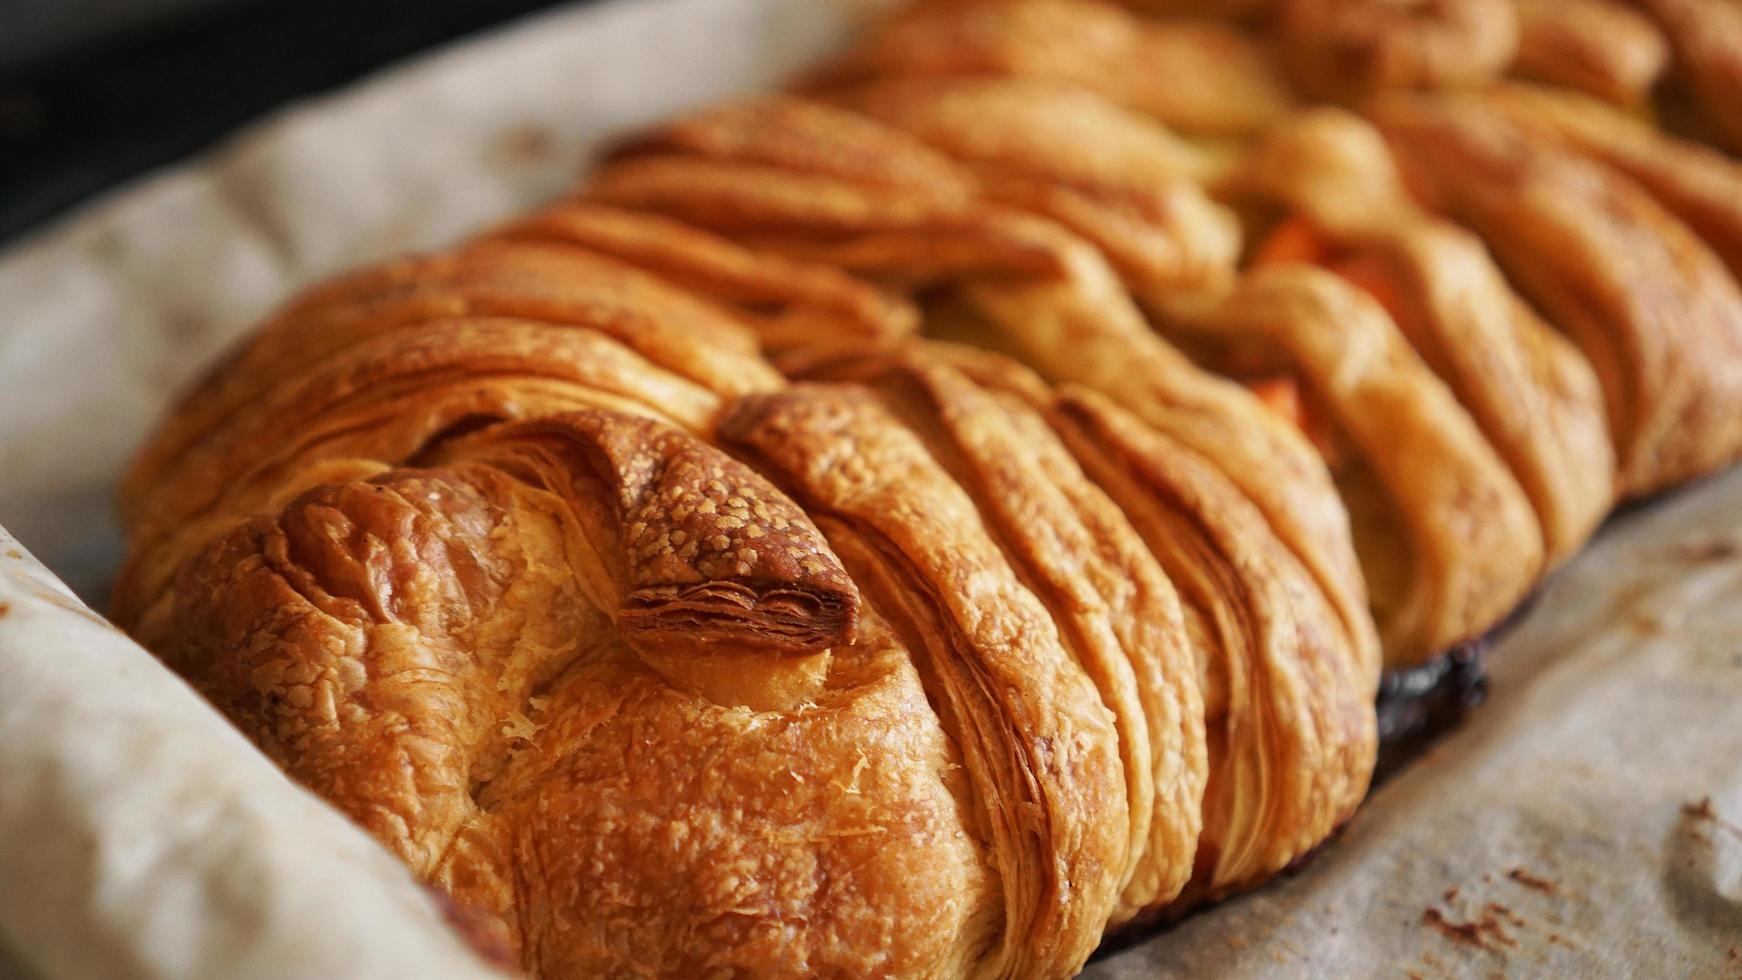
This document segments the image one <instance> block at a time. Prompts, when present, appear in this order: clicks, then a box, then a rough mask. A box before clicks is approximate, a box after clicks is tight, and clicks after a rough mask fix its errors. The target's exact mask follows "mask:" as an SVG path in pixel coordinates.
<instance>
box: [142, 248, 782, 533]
mask: <svg viewBox="0 0 1742 980" xmlns="http://www.w3.org/2000/svg"><path fill="white" fill-rule="evenodd" d="M468 316H500V317H515V318H523V319H527V320H534V321H540V322H548V323H553V324H567V325H572V326H576V327H585V328H588V329H591V330H596V331H600V332H602V333H606V334H608V335H609V336H611V337H612V338H614V339H616V340H618V341H620V342H622V343H625V344H627V345H628V346H629V347H631V348H633V349H634V350H635V351H636V352H638V353H639V354H641V355H642V356H644V357H646V358H648V359H649V360H651V361H652V362H653V363H655V364H657V365H659V366H660V367H662V368H665V369H667V370H670V371H673V372H675V373H677V374H680V375H683V376H684V377H686V378H688V379H690V380H691V381H693V382H695V383H697V384H700V385H703V386H705V387H707V388H709V389H711V390H713V391H715V392H718V393H720V394H734V393H738V392H741V391H754V390H757V389H758V388H765V387H767V386H768V385H769V384H771V383H772V380H773V379H772V375H771V373H770V372H768V371H767V370H766V368H765V367H764V366H763V365H761V364H760V363H758V362H757V361H756V359H755V358H754V357H751V356H749V355H750V353H751V351H753V350H754V347H755V340H754V337H753V336H752V335H751V334H750V332H749V331H748V330H746V329H745V328H744V326H743V325H742V324H739V323H737V322H734V321H733V320H732V318H731V317H729V316H727V315H725V314H724V313H723V312H722V311H719V310H717V309H715V308H713V307H711V306H709V305H708V304H706V303H703V302H700V301H698V300H696V299H694V298H693V297H691V296H689V295H686V294H685V293H682V292H680V291H678V290H676V289H673V288H671V287H670V286H667V285H665V284H662V283H660V282H659V281H658V280H655V279H652V278H651V277H648V276H645V275H642V274H640V273H638V272H636V271H635V270H634V269H632V268H629V267H627V266H625V265H623V264H622V263H619V262H615V261H612V260H609V259H606V258H603V257H601V256H597V255H590V254H587V253H583V252H580V251H578V250H570V249H560V248H553V247H550V246H548V245H538V244H496V243H485V244H480V245H477V246H474V247H471V248H468V249H463V250H461V251H459V252H453V253H448V254H443V255H433V256H427V257H418V258H408V259H401V260H397V261H393V262H388V263H384V264H382V265H379V266H375V267H373V268H369V269H365V270H362V271H360V272H354V273H350V274H348V275H343V276H340V277H337V278H335V279H333V280H331V281H329V282H326V283H323V284H321V285H319V286H317V287H315V288H313V289H311V290H309V291H308V292H306V293H304V294H303V295H301V296H300V297H298V298H297V299H296V300H295V301H293V302H291V303H289V304H287V305H286V306H285V307H284V308H283V309H282V310H280V311H279V312H278V313H276V314H275V315H274V316H273V317H272V318H271V319H270V320H269V321H268V322H267V323H265V324H263V325H262V326H261V327H260V329H259V330H257V331H255V332H254V333H253V334H252V335H250V336H249V338H248V339H247V340H246V341H245V342H244V344H243V346H241V347H240V348H238V349H237V350H236V351H235V352H234V353H233V354H231V356H230V357H229V358H227V359H226V360H225V361H223V362H222V363H221V364H220V365H218V366H217V367H216V368H215V369H214V370H212V371H211V372H210V373H209V374H208V375H207V376H206V377H205V378H203V379H202V380H201V381H200V382H199V383H198V384H196V385H195V386H194V387H193V388H192V389H191V390H190V391H188V392H187V393H186V394H184V395H183V396H182V397H181V398H180V399H179V400H178V402H177V404H176V406H175V409H174V411H173V413H172V414H171V415H170V417H169V421H168V424H166V425H165V426H164V427H163V428H162V429H160V430H159V431H158V432H157V433H156V434H155V435H154V436H153V438H152V440H151V442H150V443H149V444H147V445H146V446H145V447H144V449H142V450H141V451H140V453H139V456H138V457H137V458H136V459H135V460H134V462H133V464H132V466H131V467H130V468H129V472H128V473H127V476H126V478H125V479H124V481H123V483H122V493H121V497H122V501H123V506H124V507H125V508H131V507H133V506H135V505H136V504H138V503H140V502H142V501H144V500H146V499H147V494H146V492H145V491H146V489H147V488H148V487H151V486H152V485H153V484H156V485H160V486H161V485H162V484H164V483H165V482H167V480H168V477H167V476H166V473H167V471H168V469H169V468H170V467H171V466H173V465H174V461H175V460H176V459H177V458H178V457H180V456H181V455H182V454H184V453H186V452H187V451H188V448H189V447H190V446H193V445H194V444H195V443H196V442H198V441H200V440H202V439H210V438H211V434H212V432H213V431H214V429H215V428H216V427H217V426H219V425H222V424H223V423H224V421H225V420H226V419H229V418H230V417H231V416H233V415H234V414H235V413H237V412H238V411H241V410H242V409H243V408H244V407H245V406H247V405H248V404H249V403H250V402H251V401H253V400H255V399H257V398H258V397H259V396H260V395H261V394H262V393H263V392H265V391H266V390H268V389H269V388H271V387H272V386H273V385H274V384H275V383H277V382H279V381H281V380H282V379H284V378H286V377H292V376H295V375H296V374H297V372H298V371H300V370H302V369H304V368H306V367H309V366H312V365H314V364H317V363H319V362H320V361H322V360H323V359H326V358H330V357H334V356H337V355H339V354H340V353H342V352H343V351H345V350H346V349H347V348H350V347H354V346H356V345H358V344H361V343H363V342H365V341H367V340H369V339H370V338H372V337H377V336H381V335H385V334H389V333H394V332H397V331H406V330H415V329H418V328H420V327H421V326H422V325H424V324H427V323H429V322H431V321H436V320H445V319H452V318H455V317H468ZM125 513H126V515H127V516H128V517H129V518H130V519H132V520H139V519H140V517H139V515H138V514H137V513H135V512H134V511H132V510H130V509H129V510H127V511H125Z"/></svg>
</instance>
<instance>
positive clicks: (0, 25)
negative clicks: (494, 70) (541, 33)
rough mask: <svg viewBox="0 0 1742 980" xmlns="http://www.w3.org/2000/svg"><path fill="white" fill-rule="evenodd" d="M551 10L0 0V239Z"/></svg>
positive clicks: (427, 4)
mask: <svg viewBox="0 0 1742 980" xmlns="http://www.w3.org/2000/svg"><path fill="white" fill-rule="evenodd" d="M556 2H557V0H488V2H486V0H297V2H290V0H0V242H4V241H6V240H8V239H11V238H14V237H16V236H17V235H18V234H20V233H21V232H24V231H26V230H28V229H30V228H33V227H36V226H37V225H39V224H41V223H42V222H44V221H46V220H48V219H49V218H52V217H53V216H55V215H56V214H58V213H60V212H62V211H64V210H65V209H66V208H68V207H70V206H71V205H73V204H76V203H78V202H79V201H80V200H82V199H84V198H86V197H89V196H90V195H92V194H94V193H96V192H98V191H101V190H103V189H104V188H107V187H109V186H111V185H113V184H115V183H117V182H119V181H121V180H125V179H126V178H128V177H130V176H133V175H135V174H138V173H140V172H142V171H144V170H148V169H151V168H153V167H157V166H160V165H162V164H166V163H170V162H172V161H174V160H177V159H179V158H181V157H184V156H186V155H188V154H189V153H192V152H194V151H196V150H199V149H200V148H202V147H204V146H207V145H208V144H210V143H211V142H213V141H214V140H216V139H219V138H221V137H222V136H224V135H225V134H226V133H229V132H231V131H232V130H234V129H235V128H236V127H237V126H238V125H240V124H242V123H245V122H247V121H248V120H249V119H251V118H253V117H255V116H258V115H260V114H261V113H263V112H265V111H267V110H269V109H271V108H272V107H274V106H276V105H278V104H280V103H283V102H285V101H287V100H289V99H292V98H295V97H297V96H300V95H307V94H311V93H315V92H320V91H324V90H327V89H331V88H334V87H337V86H340V85H343V84H344V83H345V82H348V81H350V80H352V79H354V78H356V77H358V76H359V75H362V74H365V73H367V72H369V71H372V70H374V69H376V68H379V67H381V66H383V65H385V64H387V63H388V62H391V61H395V60H398V59H400V58H404V57H406V56H408V55H412V54H415V53H417V52H419V51H423V50H426V49H429V48H432V47H435V46H437V45H440V44H443V43H445V42H448V41H452V40H454V39H456V38H459V37H461V36H463V35H466V34H470V33H473V32H476V31H479V30H482V29H485V28H488V27H491V26H494V25H496V24H500V23H502V22H504V21H507V20H510V19H512V18H514V17H518V16H520V15H523V14H526V13H530V12H532V11H535V10H539V9H542V8H545V7H550V6H554V5H555V3H556ZM571 2H573V0H571Z"/></svg>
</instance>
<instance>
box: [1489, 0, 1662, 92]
mask: <svg viewBox="0 0 1742 980" xmlns="http://www.w3.org/2000/svg"><path fill="white" fill-rule="evenodd" d="M1513 2H1514V4H1516V6H1517V8H1518V27H1519V38H1518V57H1517V59H1516V60H1514V61H1513V63H1512V73H1513V74H1514V75H1517V76H1519V77H1521V78H1528V79H1532V80H1535V81H1539V82H1545V83H1548V84H1551V85H1562V86H1566V87H1568V88H1573V89H1578V90H1579V91H1582V92H1588V93H1590V94H1591V95H1592V96H1594V97H1596V98H1599V99H1602V100H1604V101H1606V102H1611V103H1614V104H1615V105H1621V106H1636V105H1639V104H1641V103H1643V102H1644V101H1645V99H1646V98H1647V97H1648V96H1649V95H1650V93H1651V87H1652V85H1654V84H1655V83H1656V82H1657V80H1658V78H1659V77H1661V76H1662V74H1663V71H1664V68H1665V67H1666V66H1667V65H1668V64H1669V43H1668V41H1666V40H1665V39H1664V36H1663V32H1662V31H1659V30H1658V29H1657V27H1656V26H1655V25H1654V24H1652V22H1651V19H1650V18H1648V17H1646V16H1645V15H1644V14H1642V13H1640V12H1639V11H1638V10H1636V9H1634V8H1632V7H1629V6H1627V5H1625V4H1622V3H1619V2H1617V0H1513Z"/></svg>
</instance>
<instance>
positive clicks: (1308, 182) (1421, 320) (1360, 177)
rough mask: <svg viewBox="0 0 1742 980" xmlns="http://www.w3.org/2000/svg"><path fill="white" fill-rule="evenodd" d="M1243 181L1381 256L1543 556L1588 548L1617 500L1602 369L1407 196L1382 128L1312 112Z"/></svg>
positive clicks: (1392, 298)
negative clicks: (1512, 485) (1523, 504)
mask: <svg viewBox="0 0 1742 980" xmlns="http://www.w3.org/2000/svg"><path fill="white" fill-rule="evenodd" d="M1235 183H1236V184H1237V189H1238V192H1239V193H1240V194H1242V195H1243V196H1250V197H1254V198H1258V199H1262V200H1265V201H1270V202H1275V203H1278V204H1281V205H1283V206H1285V207H1287V208H1289V209H1291V210H1293V211H1295V212H1297V213H1298V214H1300V215H1302V216H1304V217H1305V218H1306V219H1308V220H1309V221H1310V222H1311V223H1312V226H1313V227H1314V228H1315V229H1317V230H1318V231H1319V232H1320V233H1321V234H1322V235H1323V236H1324V237H1325V239H1326V240H1327V241H1328V242H1329V243H1330V244H1331V245H1332V246H1333V247H1334V248H1335V249H1337V250H1338V252H1339V256H1340V257H1341V258H1342V259H1344V260H1345V261H1354V262H1363V263H1380V268H1381V269H1382V270H1383V275H1384V282H1385V283H1387V284H1388V286H1389V288H1388V291H1387V292H1388V295H1387V297H1386V300H1387V309H1388V312H1389V313H1390V314H1391V316H1392V319H1393V321H1394V322H1395V325H1396V326H1397V327H1398V328H1399V329H1400V330H1401V331H1402V334H1403V336H1404V337H1405V338H1407V339H1408V341H1409V342H1410V344H1411V345H1413V346H1414V348H1415V350H1416V351H1417V353H1419V354H1420V355H1421V357H1422V359H1423V360H1424V361H1425V362H1426V364H1427V365H1428V366H1429V367H1430V368H1432V369H1433V371H1434V373H1435V374H1437V375H1438V376H1439V377H1440V378H1441V379H1442V380H1444V381H1445V382H1446V384H1447V385H1448V386H1449V387H1450V388H1451V390H1452V392H1453V393H1454V394H1455V395H1456V396H1457V398H1458V401H1459V402H1460V403H1461V404H1462V405H1463V407H1464V408H1465V409H1466V410H1468V411H1469V413H1470V415H1471V417H1472V418H1473V419H1474V420H1475V422H1476V423H1477V425H1478V426H1480V428H1481V430H1482V433H1483V435H1484V436H1485V437H1486V438H1487V440H1488V441H1489V443H1490V444H1492V446H1493V447H1494V449H1495V450H1496V451H1497V452H1498V453H1499V454H1500V456H1501V458H1502V459H1504V460H1505V462H1506V464H1507V466H1508V468H1509V469H1510V470H1511V472H1512V474H1513V476H1514V477H1515V478H1516V479H1517V480H1518V482H1519V484H1520V485H1521V486H1522V487H1523V489H1524V491H1525V493H1526V494H1527V495H1528V496H1529V498H1530V501H1531V505H1532V507H1533V508H1534V509H1535V511H1536V516H1537V520H1538V522H1539V524H1540V525H1541V528H1542V538H1543V544H1544V547H1545V549H1546V557H1547V560H1548V562H1549V563H1550V564H1553V563H1557V562H1559V561H1560V560H1561V559H1563V558H1565V557H1566V556H1568V555H1570V554H1571V553H1572V552H1573V551H1574V550H1575V549H1577V548H1578V547H1579V546H1580V545H1582V544H1583V543H1584V541H1585V539H1586V538H1587V537H1588V536H1589V535H1590V533H1591V532H1592V531H1593V530H1594V529H1595V528H1596V526H1597V523H1598V522H1599V521H1600V520H1601V519H1602V517H1603V515H1604V514H1605V513H1607V512H1608V510H1609V507H1610V505H1611V503H1612V502H1613V497H1614V490H1613V485H1614V453H1613V450H1612V449H1611V448H1610V444H1609V434H1608V430H1607V427H1606V425H1605V422H1604V414H1603V400H1602V392H1601V389H1600V388H1599V386H1598V384H1597V380H1596V377H1595V375H1594V374H1593V373H1592V371H1591V368H1590V366H1589V365H1588V364H1586V363H1585V361H1584V358H1583V357H1582V356H1581V355H1580V354H1579V352H1578V350H1577V348H1576V347H1574V346H1573V345H1572V344H1571V343H1570V342H1569V341H1567V340H1566V339H1565V338H1563V337H1562V336H1560V335H1559V334H1557V333H1555V332H1554V331H1553V330H1552V329H1551V328H1550V327H1549V326H1548V325H1547V324H1546V323H1544V322H1543V321H1542V320H1541V319H1540V318H1539V317H1538V316H1536V314H1535V313H1533V312H1532V311H1531V310H1530V308H1529V307H1528V306H1527V305H1526V304H1524V302H1523V301H1522V300H1520V299H1519V298H1518V297H1517V296H1516V295H1515V294H1514V293H1513V292H1512V290H1511V288H1510V287H1509V286H1508V285H1507V283H1506V280H1505V278H1504V277H1503V276H1502V275H1501V273H1500V271H1499V269H1498V268H1497V267H1496V266H1495V265H1494V263H1493V261H1492V259H1490V258H1489V256H1488V254H1487V253H1486V251H1485V250H1484V249H1483V248H1482V245H1481V242H1480V241H1479V240H1478V239H1476V238H1475V237H1474V236H1472V235H1470V234H1469V233H1468V232H1466V231H1464V230H1462V229H1460V228H1457V227H1456V226H1454V225H1452V224H1450V223H1448V222H1445V221H1443V220H1441V219H1439V218H1437V217H1435V216H1433V215H1430V214H1428V213H1426V212H1424V211H1422V210H1421V209H1420V208H1418V207H1417V206H1416V205H1415V204H1414V202H1413V201H1411V200H1410V198H1409V196H1408V194H1407V192H1406V191H1405V189H1404V186H1403V180H1402V177H1401V175H1400V174H1399V173H1398V171H1397V167H1396V165H1395V163H1394V161H1393V160H1392V158H1391V155H1390V152H1389V150H1388V149H1387V148H1386V146H1385V144H1384V142H1383V140H1382V139H1381V137H1380V136H1379V134H1378V132H1377V131H1376V130H1374V129H1373V128H1372V127H1371V126H1370V125H1368V124H1367V123H1366V122H1364V121H1362V120H1361V119H1359V118H1357V117H1355V116H1353V115H1350V114H1348V113H1345V112H1341V111H1338V110H1331V109H1325V110H1317V111H1314V112H1311V113H1304V114H1302V115H1301V116H1299V117H1298V118H1297V119H1295V120H1294V121H1291V122H1290V123H1289V124H1288V125H1287V126H1285V127H1281V128H1279V129H1278V130H1277V131H1275V132H1273V133H1272V134H1271V135H1270V137H1269V138H1268V139H1267V140H1266V141H1265V143H1264V144H1263V145H1262V146H1260V147H1259V148H1258V149H1257V150H1256V151H1255V152H1254V153H1253V154H1252V155H1251V156H1250V157H1249V158H1248V159H1247V160H1246V161H1245V165H1244V167H1243V168H1242V172H1241V174H1240V175H1239V178H1238V180H1237V181H1236V182H1235ZM1503 591H1504V590H1503Z"/></svg>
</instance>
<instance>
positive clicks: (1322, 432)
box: [1240, 215, 1406, 470]
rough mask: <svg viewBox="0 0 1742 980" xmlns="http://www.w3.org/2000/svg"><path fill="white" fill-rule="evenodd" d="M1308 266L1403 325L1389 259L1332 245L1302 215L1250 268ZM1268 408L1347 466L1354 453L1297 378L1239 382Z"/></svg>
mask: <svg viewBox="0 0 1742 980" xmlns="http://www.w3.org/2000/svg"><path fill="white" fill-rule="evenodd" d="M1288 263H1304V264H1307V265H1316V266H1318V267H1320V268H1322V269H1325V270H1328V271H1330V272H1333V273H1335V274H1336V275H1337V276H1338V277H1339V278H1341V279H1342V280H1344V281H1345V282H1347V283H1349V284H1350V285H1352V286H1355V287H1357V288H1359V289H1360V290H1362V291H1363V292H1365V293H1367V294H1368V295H1369V296H1372V297H1373V299H1374V300H1376V301H1377V302H1378V303H1379V305H1380V306H1382V307H1384V308H1385V312H1386V313H1389V314H1390V315H1391V318H1392V319H1393V320H1396V321H1398V322H1400V323H1401V322H1402V317H1403V315H1404V309H1405V306H1406V304H1405V302H1404V298H1403V297H1404V293H1403V287H1402V285H1401V284H1400V283H1399V282H1398V281H1397V278H1396V276H1395V275H1394V273H1393V272H1392V270H1391V268H1390V266H1389V265H1388V264H1387V263H1386V262H1385V260H1384V258H1382V257H1381V256H1379V255H1376V254H1374V253H1371V252H1351V251H1348V250H1346V249H1342V248H1340V247H1338V246H1337V245H1335V244H1334V243H1332V242H1331V240H1330V239H1329V238H1327V237H1326V236H1325V235H1324V233H1323V232H1321V231H1319V229H1318V228H1317V227H1315V226H1314V225H1313V224H1312V222H1310V221H1308V220H1307V219H1306V218H1304V217H1301V216H1299V215H1290V216H1288V217H1285V218H1283V219H1282V220H1281V221H1279V222H1278V223H1277V224H1276V226H1275V227H1273V228H1272V229H1271V230H1270V233H1269V234H1268V235H1266V236H1265V238H1264V239H1263V241H1261V242H1260V243H1259V244H1258V246H1257V248H1256V249H1254V250H1253V252H1252V257H1251V265H1252V266H1253V267H1255V268H1256V267H1262V266H1268V265H1285V264H1288ZM1240 380H1241V383H1242V384H1244V385H1245V386H1246V388H1247V389H1248V390H1250V391H1251V392H1252V393H1253V394H1254V395H1257V396H1258V400H1259V401H1260V402H1263V403H1264V406H1265V407H1266V408H1268V409H1270V410H1271V411H1272V412H1273V413H1275V414H1276V415H1277V416H1278V417H1280V418H1282V419H1283V420H1284V421H1286V422H1288V423H1289V424H1291V425H1293V426H1295V427H1296V428H1298V429H1300V430H1301V431H1302V432H1303V433H1305V434H1306V437H1307V438H1308V439H1310V440H1312V443H1313V445H1314V446H1315V447H1317V449H1318V450H1319V453H1320V454H1321V455H1323V456H1324V457H1325V462H1326V463H1328V464H1330V466H1331V468H1332V469H1333V470H1335V469H1338V468H1339V467H1340V465H1341V464H1343V463H1344V462H1347V461H1348V453H1349V447H1348V446H1347V444H1346V443H1345V440H1344V437H1343V435H1342V433H1341V432H1339V431H1338V429H1337V426H1336V424H1335V423H1334V422H1332V421H1331V419H1330V418H1329V417H1328V416H1327V414H1326V413H1325V412H1324V411H1323V410H1322V409H1321V408H1319V407H1318V406H1316V405H1314V404H1313V399H1310V398H1308V397H1306V396H1304V395H1303V394H1302V393H1301V385H1300V381H1299V380H1298V379H1296V378H1295V377H1293V376H1292V375H1288V374H1282V375H1269V376H1247V377H1243V378H1241V379H1240Z"/></svg>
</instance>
